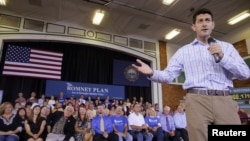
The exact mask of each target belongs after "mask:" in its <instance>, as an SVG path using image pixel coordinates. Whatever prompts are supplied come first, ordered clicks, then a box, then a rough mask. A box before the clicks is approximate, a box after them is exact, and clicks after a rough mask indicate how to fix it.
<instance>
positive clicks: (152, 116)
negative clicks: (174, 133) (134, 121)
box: [145, 107, 163, 141]
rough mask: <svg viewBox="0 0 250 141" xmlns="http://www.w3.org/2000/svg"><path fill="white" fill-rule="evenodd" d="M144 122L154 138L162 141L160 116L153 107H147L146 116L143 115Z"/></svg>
mask: <svg viewBox="0 0 250 141" xmlns="http://www.w3.org/2000/svg"><path fill="white" fill-rule="evenodd" d="M145 122H146V124H147V126H148V130H149V132H150V133H151V134H152V136H153V137H154V138H155V139H156V141H163V132H162V127H161V122H160V118H159V117H158V116H157V113H156V112H155V110H154V108H153V107H151V108H149V109H148V116H146V117H145Z"/></svg>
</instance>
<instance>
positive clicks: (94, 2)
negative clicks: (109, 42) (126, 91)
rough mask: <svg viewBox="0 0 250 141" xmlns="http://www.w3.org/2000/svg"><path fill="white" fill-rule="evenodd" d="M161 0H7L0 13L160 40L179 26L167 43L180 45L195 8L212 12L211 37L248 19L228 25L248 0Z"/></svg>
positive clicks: (186, 38) (187, 34)
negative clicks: (99, 12)
mask: <svg viewBox="0 0 250 141" xmlns="http://www.w3.org/2000/svg"><path fill="white" fill-rule="evenodd" d="M161 1H162V0H8V3H7V6H6V7H3V6H0V12H5V13H11V14H15V15H19V16H23V17H29V18H35V19H39V20H44V21H49V22H53V23H64V22H65V23H70V24H71V25H75V26H76V27H82V28H88V29H93V30H97V31H102V32H107V33H113V34H118V35H125V36H138V37H144V38H146V39H152V40H163V41H165V39H164V36H165V34H166V33H167V32H169V31H170V30H172V29H173V28H180V29H181V34H180V35H178V36H177V37H175V38H174V39H173V40H171V41H168V42H169V43H174V44H179V45H183V44H186V43H188V42H190V41H192V40H193V38H194V37H195V34H194V32H193V31H192V30H191V28H190V27H191V24H192V15H193V13H194V11H196V10H197V9H199V8H209V9H210V10H211V11H212V12H213V13H214V18H215V24H216V27H215V30H214V32H213V34H212V35H213V36H214V37H215V38H221V37H223V36H225V35H227V34H230V32H231V31H232V30H234V29H237V28H239V27H241V26H243V25H244V24H247V23H249V22H250V18H248V19H246V20H244V21H242V22H240V23H238V24H236V25H233V26H231V25H228V24H227V20H228V19H230V18H231V17H232V16H234V15H236V14H238V13H240V12H242V11H245V10H250V0H177V1H176V2H175V3H174V4H172V5H171V6H166V5H163V4H162V2H161ZM96 9H103V10H105V11H106V15H105V17H104V21H103V22H102V23H101V25H99V26H95V25H92V23H91V18H92V16H93V14H94V11H95V10H96Z"/></svg>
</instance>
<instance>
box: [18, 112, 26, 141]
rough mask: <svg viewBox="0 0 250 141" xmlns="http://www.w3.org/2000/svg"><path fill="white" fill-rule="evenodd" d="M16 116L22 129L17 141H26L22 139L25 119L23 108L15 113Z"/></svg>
mask: <svg viewBox="0 0 250 141" xmlns="http://www.w3.org/2000/svg"><path fill="white" fill-rule="evenodd" d="M17 115H18V116H19V117H20V118H21V125H22V129H23V130H22V131H21V132H19V133H18V136H19V141H26V140H25V138H24V134H25V128H24V122H25V120H26V119H27V114H26V110H25V108H24V107H21V108H19V109H18V111H17Z"/></svg>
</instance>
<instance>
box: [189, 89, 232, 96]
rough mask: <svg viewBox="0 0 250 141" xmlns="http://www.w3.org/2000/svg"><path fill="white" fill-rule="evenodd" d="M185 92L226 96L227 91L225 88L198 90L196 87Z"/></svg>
mask: <svg viewBox="0 0 250 141" xmlns="http://www.w3.org/2000/svg"><path fill="white" fill-rule="evenodd" d="M186 91H187V93H194V94H202V95H211V96H228V95H229V91H227V90H225V91H223V90H198V89H187V90H186Z"/></svg>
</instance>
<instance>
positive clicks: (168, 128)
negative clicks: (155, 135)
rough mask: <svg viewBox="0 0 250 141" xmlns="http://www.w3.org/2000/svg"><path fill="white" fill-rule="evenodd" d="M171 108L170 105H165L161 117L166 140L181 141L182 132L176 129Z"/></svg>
mask: <svg viewBox="0 0 250 141" xmlns="http://www.w3.org/2000/svg"><path fill="white" fill-rule="evenodd" d="M170 110H171V108H170V107H169V106H165V107H164V108H163V112H162V114H161V117H160V120H161V126H162V129H163V135H164V141H180V132H179V131H176V130H175V124H174V118H173V116H172V115H171V114H170V112H171V111H170Z"/></svg>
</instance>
